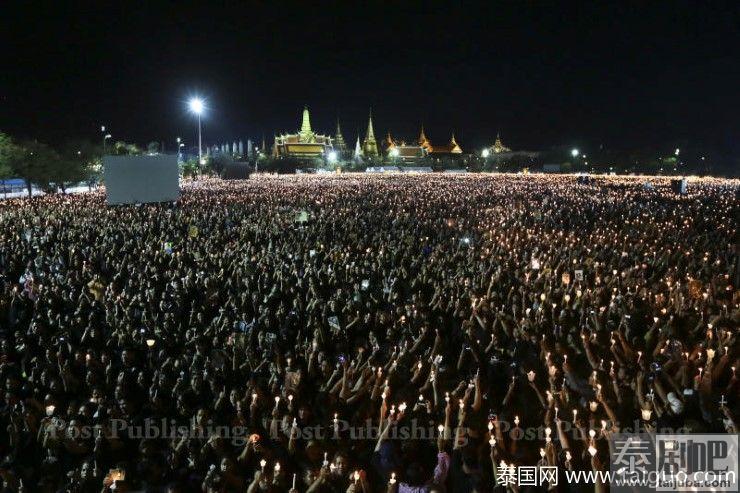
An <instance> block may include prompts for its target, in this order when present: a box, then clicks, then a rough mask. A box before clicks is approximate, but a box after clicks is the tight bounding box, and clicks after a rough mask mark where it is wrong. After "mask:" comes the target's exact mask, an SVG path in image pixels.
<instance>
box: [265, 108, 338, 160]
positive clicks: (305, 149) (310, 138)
mask: <svg viewBox="0 0 740 493" xmlns="http://www.w3.org/2000/svg"><path fill="white" fill-rule="evenodd" d="M332 141H333V139H332V138H331V137H330V136H328V135H322V134H317V133H314V131H313V130H312V129H311V118H310V115H309V113H308V108H304V109H303V120H302V122H301V129H300V130H299V131H298V133H295V134H282V135H278V136H275V143H274V144H273V149H272V154H273V156H274V157H295V158H313V159H317V158H322V157H323V156H325V155H327V154H328V153H329V151H331V150H333V149H334V146H333V142H332Z"/></svg>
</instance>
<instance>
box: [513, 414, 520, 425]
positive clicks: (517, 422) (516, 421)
mask: <svg viewBox="0 0 740 493" xmlns="http://www.w3.org/2000/svg"><path fill="white" fill-rule="evenodd" d="M514 426H519V416H514Z"/></svg>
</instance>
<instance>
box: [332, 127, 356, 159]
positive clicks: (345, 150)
mask: <svg viewBox="0 0 740 493" xmlns="http://www.w3.org/2000/svg"><path fill="white" fill-rule="evenodd" d="M334 150H335V151H337V152H338V153H339V157H340V158H341V159H349V158H351V157H352V153H351V152H350V149H349V147H347V142H345V140H344V136H343V135H342V129H341V128H340V127H339V120H337V132H336V133H335V134H334Z"/></svg>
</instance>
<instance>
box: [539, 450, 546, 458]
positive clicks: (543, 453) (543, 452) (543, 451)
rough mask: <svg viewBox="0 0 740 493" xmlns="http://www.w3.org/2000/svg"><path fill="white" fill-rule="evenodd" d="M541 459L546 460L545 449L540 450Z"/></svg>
mask: <svg viewBox="0 0 740 493" xmlns="http://www.w3.org/2000/svg"><path fill="white" fill-rule="evenodd" d="M540 457H542V458H543V459H544V458H545V449H543V448H541V449H540Z"/></svg>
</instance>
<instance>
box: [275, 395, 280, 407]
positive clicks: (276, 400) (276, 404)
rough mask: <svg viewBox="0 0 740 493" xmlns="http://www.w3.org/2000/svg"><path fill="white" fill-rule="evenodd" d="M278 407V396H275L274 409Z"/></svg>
mask: <svg viewBox="0 0 740 493" xmlns="http://www.w3.org/2000/svg"><path fill="white" fill-rule="evenodd" d="M279 405H280V396H278V395H276V396H275V407H278V406H279Z"/></svg>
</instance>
